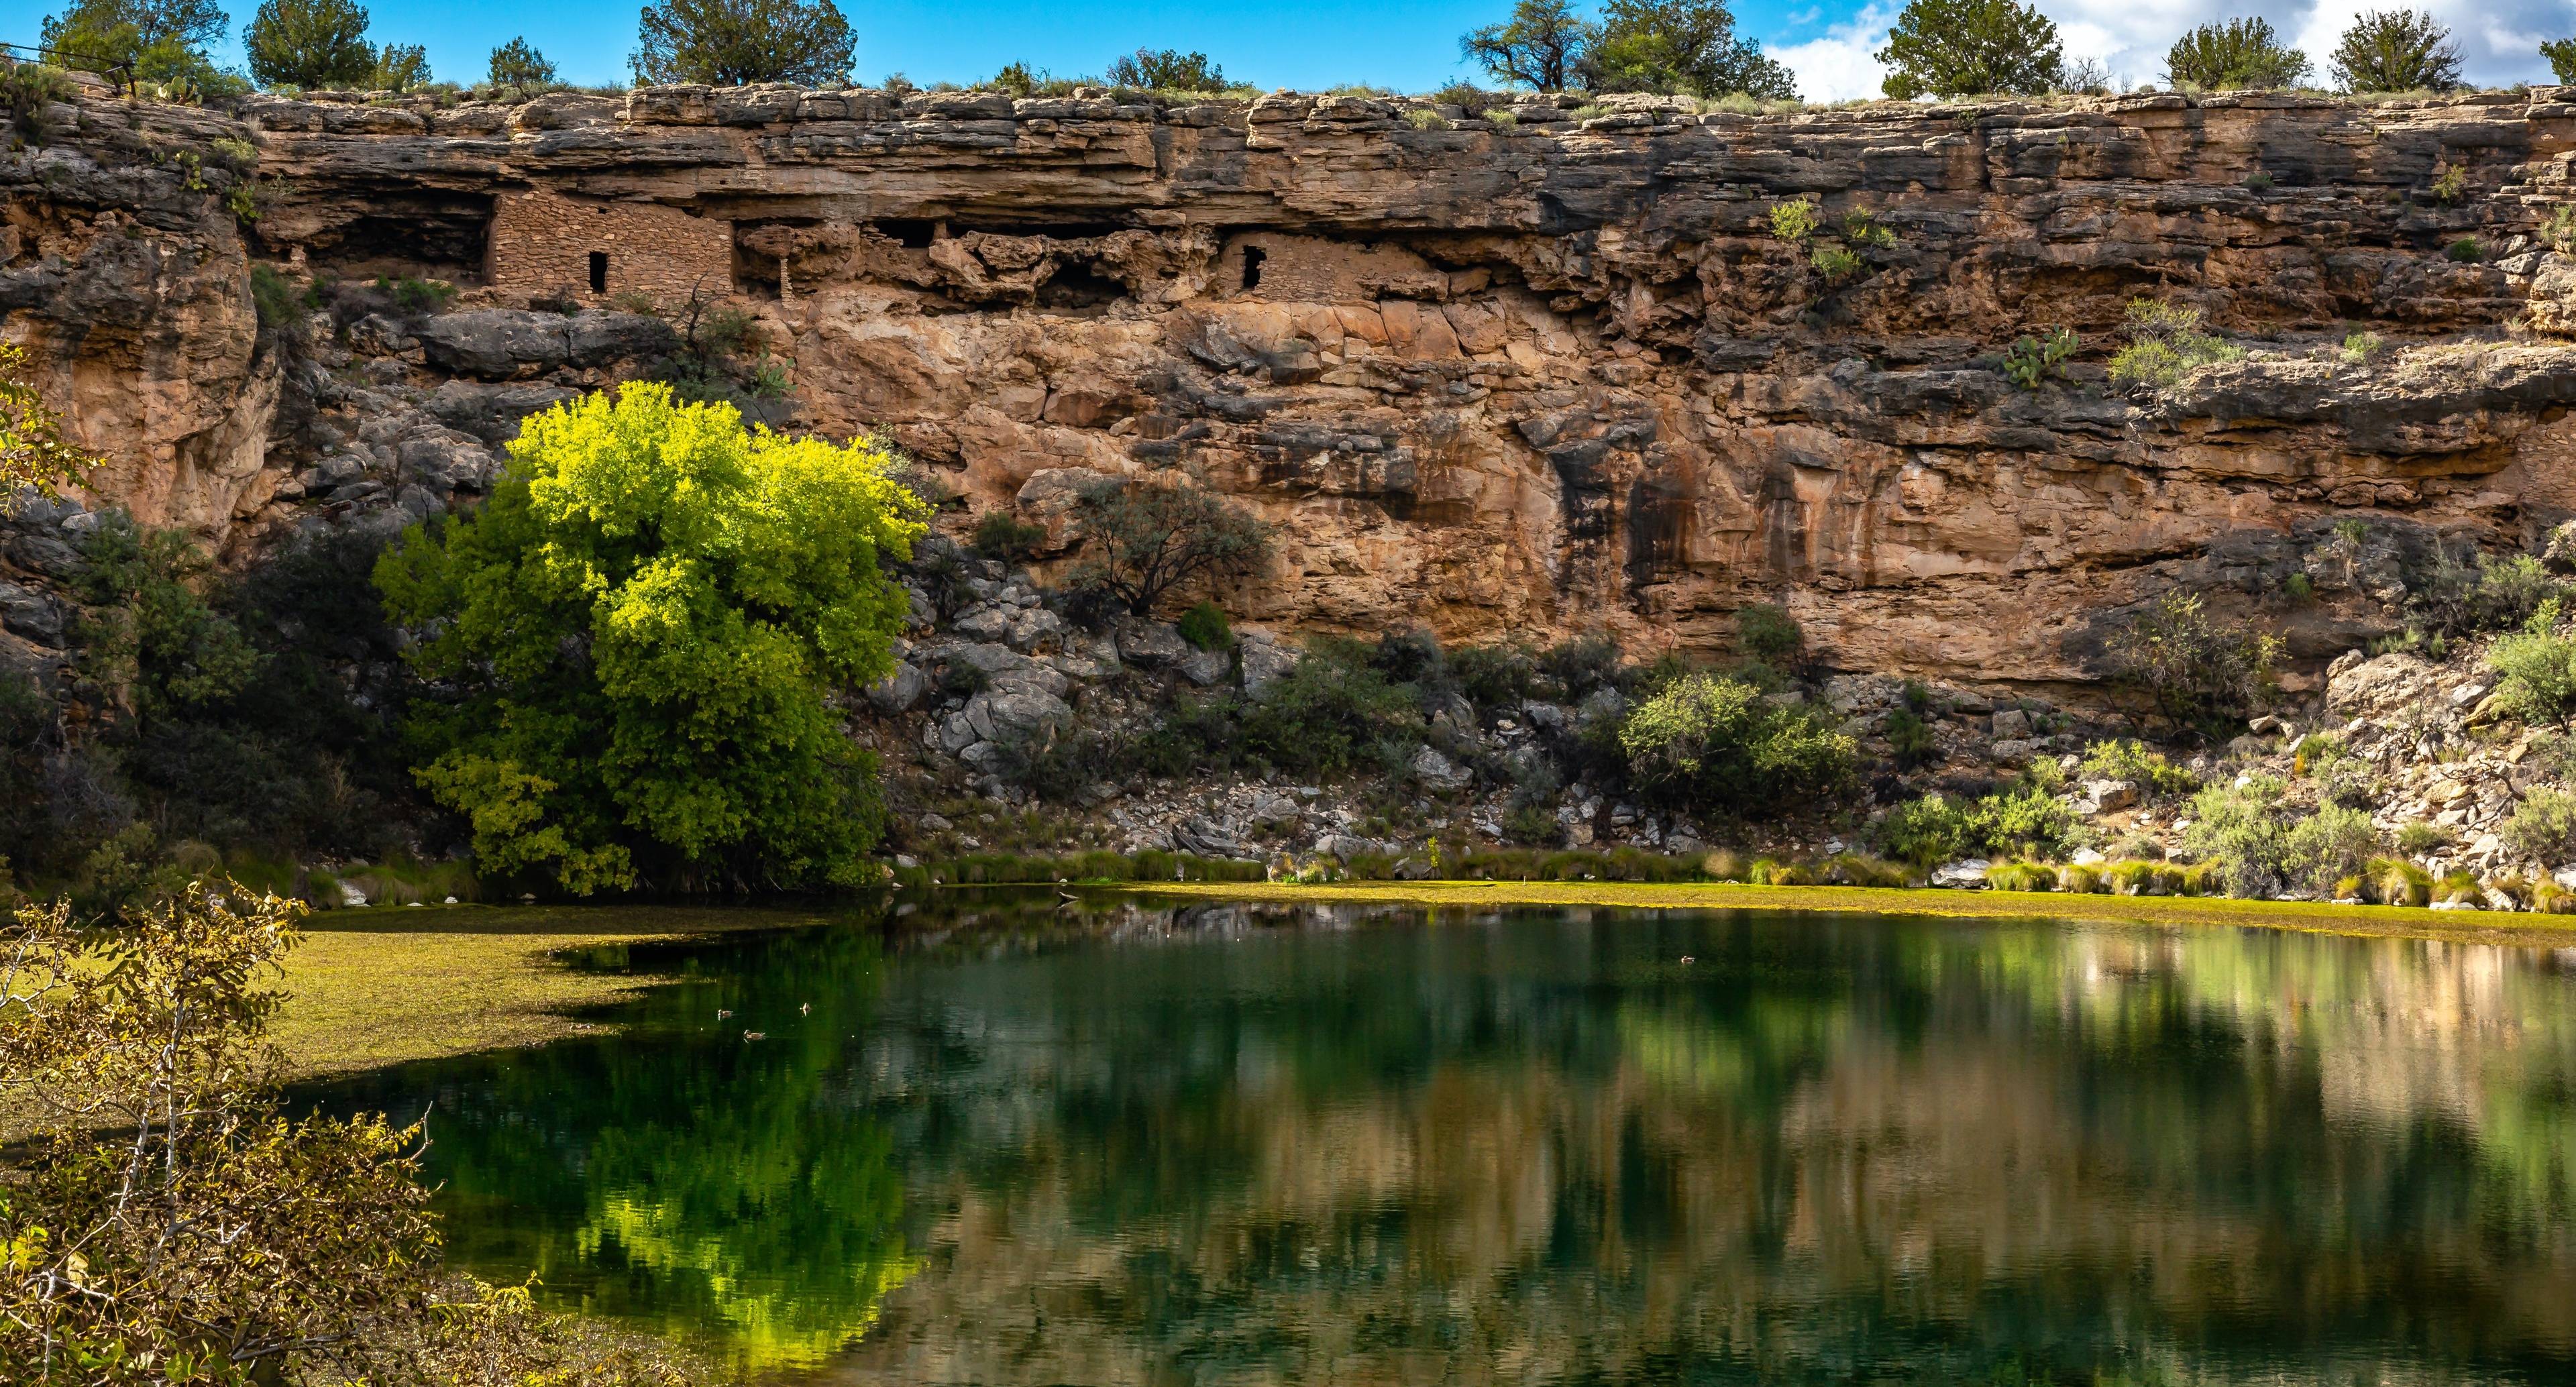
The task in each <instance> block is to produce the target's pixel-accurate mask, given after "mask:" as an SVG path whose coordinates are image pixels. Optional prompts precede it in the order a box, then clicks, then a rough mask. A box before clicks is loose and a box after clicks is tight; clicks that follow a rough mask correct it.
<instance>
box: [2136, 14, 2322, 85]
mask: <svg viewBox="0 0 2576 1387" xmlns="http://www.w3.org/2000/svg"><path fill="white" fill-rule="evenodd" d="M2307 75H2308V55H2307V54H2305V53H2302V52H2300V51H2299V50H2297V49H2295V48H2292V47H2290V46H2289V45H2288V44H2285V43H2283V42H2281V39H2280V36H2279V35H2278V34H2275V33H2274V32H2272V24H2271V21H2269V20H2266V19H2231V20H2229V21H2227V22H2226V23H2224V24H2203V25H2201V26H2200V27H2199V28H2196V29H2194V30H2192V31H2191V32H2190V33H2188V34H2185V35H2183V36H2182V37H2181V38H2178V39H2175V40H2174V44H2173V47H2172V48H2170V49H2168V50H2166V52H2165V81H2166V82H2167V83H2169V84H2171V85H2173V86H2177V87H2180V86H2186V85H2188V86H2194V87H2201V88H2204V89H2206V90H2209V91H2244V90H2249V89H2269V88H2274V87H2295V86H2297V85H2298V84H2299V83H2300V82H2302V81H2304V80H2306V78H2307Z"/></svg>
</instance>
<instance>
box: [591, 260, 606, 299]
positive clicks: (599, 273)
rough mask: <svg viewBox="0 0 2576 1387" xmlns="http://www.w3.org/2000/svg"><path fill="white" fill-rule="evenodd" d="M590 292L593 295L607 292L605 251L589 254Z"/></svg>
mask: <svg viewBox="0 0 2576 1387" xmlns="http://www.w3.org/2000/svg"><path fill="white" fill-rule="evenodd" d="M590 292H592V293H594V294H605V293H607V292H608V252H607V251H604V250H595V251H592V252H591V253H590Z"/></svg>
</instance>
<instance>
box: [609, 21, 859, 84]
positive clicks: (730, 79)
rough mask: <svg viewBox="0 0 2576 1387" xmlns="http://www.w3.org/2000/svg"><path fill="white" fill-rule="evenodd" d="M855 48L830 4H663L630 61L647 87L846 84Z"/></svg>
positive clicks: (644, 25)
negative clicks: (761, 83) (676, 84)
mask: <svg viewBox="0 0 2576 1387" xmlns="http://www.w3.org/2000/svg"><path fill="white" fill-rule="evenodd" d="M856 47H857V40H856V39H855V38H853V37H852V36H851V34H850V22H849V21H848V20H846V19H844V18H842V17H841V11H840V9H839V8H838V7H837V6H835V5H834V4H833V3H832V0H663V3H661V4H659V5H648V6H646V7H645V10H644V16H643V21H642V32H641V34H640V36H639V37H638V40H637V43H636V48H635V55H634V57H633V58H632V59H630V60H629V61H630V62H631V64H632V65H633V67H634V69H635V80H636V81H638V82H645V83H670V82H704V83H706V84H707V85H709V86H718V87H739V86H747V85H749V84H751V83H754V82H794V83H796V84H798V85H799V86H807V87H823V86H832V85H836V84H838V83H842V82H846V81H848V80H849V77H850V59H851V55H852V53H853V52H854V51H855V49H856Z"/></svg>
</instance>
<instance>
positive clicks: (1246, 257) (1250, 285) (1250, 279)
mask: <svg viewBox="0 0 2576 1387" xmlns="http://www.w3.org/2000/svg"><path fill="white" fill-rule="evenodd" d="M1269 258H1270V252H1268V251H1265V250H1263V249H1262V248H1261V247H1259V246H1245V247H1244V248H1243V292H1245V293H1247V294H1249V293H1251V292H1252V291H1253V290H1255V289H1258V288H1260V287H1261V262H1262V261H1264V260H1267V259H1269Z"/></svg>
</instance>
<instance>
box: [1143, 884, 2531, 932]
mask: <svg viewBox="0 0 2576 1387" xmlns="http://www.w3.org/2000/svg"><path fill="white" fill-rule="evenodd" d="M1127 889H1129V890H1132V891H1136V892H1140V893H1149V894H1152V895H1156V896H1167V897H1170V896H1183V897H1190V898H1194V899H1210V898H1213V899H1220V900H1242V901H1290V902H1349V903H1353V904H1387V905H1421V906H1434V907H1462V908H1467V909H1487V910H1491V909H1496V908H1499V907H1504V906H1568V905H1591V906H1616V907H1624V908H1630V909H1649V910H1819V911H1837V912H1845V913H1853V912H1859V913H1868V914H1878V915H1947V916H1956V917H1960V918H1977V919H1997V918H2030V917H2041V918H2047V919H2057V920H2099V921H2110V922H2114V923H2137V924H2159V925H2164V924H2180V925H2252V926H2258V927H2261V928H2265V929H2285V930H2299V931H2304V932H2308V933H2318V934H2349V935H2384V936H2398V937H2404V938H2421V939H2448V940H2473V941H2481V942H2484V941H2494V942H2509V943H2541V944H2552V945H2576V916H2568V915H2490V914H2485V913H2482V912H2476V911H2454V910H2421V909H2416V908H2413V907H2407V906H2377V905H2361V906H2350V905H2327V904H2322V903H2318V902H2313V901H2241V900H2233V899H2230V898H2228V897H2224V896H2108V895H2085V894H2074V893H2067V892H2056V891H1930V890H1906V889H1890V888H1880V887H1868V886H1748V885H1742V884H1739V883H1735V882H1684V883H1646V882H1625V881H1503V882H1496V881H1409V882H1408V881H1349V882H1333V883H1329V884H1323V885H1311V886H1299V885H1286V884H1277V883H1268V882H1250V883H1242V882H1205V883H1199V882H1189V883H1180V882H1175V883H1170V884H1165V885H1154V886H1141V885H1140V886H1135V887H1130V888H1127Z"/></svg>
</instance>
